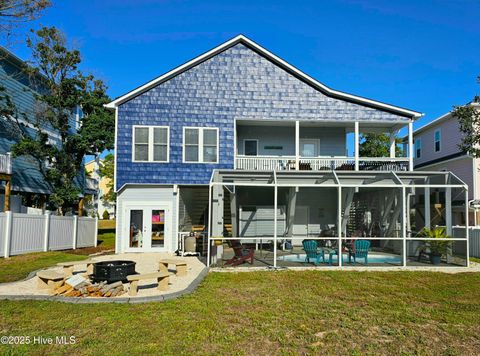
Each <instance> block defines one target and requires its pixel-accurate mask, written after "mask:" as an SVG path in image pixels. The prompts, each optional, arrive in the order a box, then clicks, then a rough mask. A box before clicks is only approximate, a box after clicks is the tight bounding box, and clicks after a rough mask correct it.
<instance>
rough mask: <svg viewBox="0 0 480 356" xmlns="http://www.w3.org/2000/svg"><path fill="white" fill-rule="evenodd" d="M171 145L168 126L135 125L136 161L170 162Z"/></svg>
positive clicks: (134, 158)
mask: <svg viewBox="0 0 480 356" xmlns="http://www.w3.org/2000/svg"><path fill="white" fill-rule="evenodd" d="M169 146H170V128H169V127H168V126H133V157H132V159H133V161H134V162H168V160H169V154H170V147H169Z"/></svg>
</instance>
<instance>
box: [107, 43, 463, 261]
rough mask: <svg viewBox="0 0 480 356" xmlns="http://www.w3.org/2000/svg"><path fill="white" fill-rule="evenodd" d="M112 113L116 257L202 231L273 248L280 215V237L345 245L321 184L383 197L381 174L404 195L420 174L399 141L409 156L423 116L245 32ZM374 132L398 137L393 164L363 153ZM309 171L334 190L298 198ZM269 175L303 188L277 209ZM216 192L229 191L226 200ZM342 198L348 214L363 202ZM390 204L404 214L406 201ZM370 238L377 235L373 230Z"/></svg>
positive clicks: (392, 226)
mask: <svg viewBox="0 0 480 356" xmlns="http://www.w3.org/2000/svg"><path fill="white" fill-rule="evenodd" d="M107 106H108V107H111V108H114V109H115V110H116V111H115V112H116V133H115V137H116V150H115V152H116V172H115V187H116V191H117V193H118V198H117V244H116V248H117V251H118V252H124V251H169V252H174V251H176V250H177V248H178V242H179V236H180V234H188V232H190V231H197V230H198V229H199V228H200V229H201V228H202V227H203V226H205V230H209V231H210V234H209V236H212V237H218V236H221V235H222V234H224V233H226V232H228V233H229V234H231V235H232V236H240V237H247V236H248V237H257V238H258V237H259V236H264V237H265V236H266V237H270V240H271V237H272V236H273V232H272V229H273V221H274V218H273V217H274V216H275V214H274V211H277V215H278V216H277V219H276V221H277V223H278V226H277V228H276V231H275V240H276V238H277V237H278V236H280V235H281V236H282V237H288V238H289V239H295V238H296V239H304V238H306V237H312V236H315V237H319V236H322V234H325V233H326V231H327V230H329V231H331V233H334V231H336V232H335V233H336V234H340V232H339V230H340V229H341V226H340V225H342V226H343V231H344V233H343V236H346V235H345V232H346V226H347V222H346V219H347V218H348V215H349V213H348V212H347V213H345V214H341V216H343V217H344V218H343V220H342V222H339V221H338V217H339V215H338V214H337V201H338V200H337V188H335V187H336V186H335V184H338V177H337V178H335V177H334V178H332V177H330V178H325V177H323V175H324V174H325V172H326V171H327V172H329V174H336V173H333V172H340V171H351V172H347V173H349V176H348V177H350V178H348V179H351V178H352V177H355V179H356V182H357V183H356V184H357V185H358V186H365V185H366V184H371V185H370V187H376V186H378V187H377V190H378V189H380V184H376V182H382V184H383V186H382V187H386V186H387V185H385V184H386V183H385V179H386V178H385V174H390V175H392V177H393V178H392V177H390V176H388V177H390V178H388V182H390V183H389V184H391V186H394V187H396V188H401V185H402V184H406V183H399V182H400V181H401V179H404V178H402V177H403V176H402V177H400V178H399V177H398V176H396V175H395V173H392V172H399V174H400V175H402V174H405V173H408V172H410V171H412V170H413V160H412V156H411V155H409V156H408V157H395V148H396V143H395V140H394V136H395V134H397V133H398V130H400V129H401V128H403V127H408V129H409V134H410V135H409V136H410V141H409V146H408V147H409V152H412V147H413V146H412V144H413V140H412V139H411V134H412V124H413V121H414V120H416V119H417V118H419V117H420V116H421V114H420V113H418V112H416V111H412V110H408V109H404V108H400V107H397V106H393V105H389V104H385V103H381V102H378V101H374V100H371V99H366V98H362V97H359V96H355V95H351V94H347V93H343V92H339V91H336V90H333V89H330V88H328V87H326V86H325V85H323V84H322V83H320V82H318V81H316V80H315V79H313V78H311V77H309V76H308V75H306V74H305V73H303V72H301V71H300V70H298V69H297V68H295V67H293V66H292V65H290V64H288V63H286V62H285V61H283V60H282V59H281V58H279V57H277V56H275V55H274V54H272V53H271V52H269V51H267V50H266V49H264V48H262V47H261V46H259V45H258V44H256V43H254V42H253V41H251V40H249V39H248V38H246V37H245V36H241V35H240V36H237V37H235V38H233V39H231V40H229V41H227V42H225V43H223V44H222V45H220V46H218V47H216V48H214V49H212V50H210V51H208V52H206V53H205V54H203V55H201V56H199V57H197V58H195V59H193V60H191V61H189V62H187V63H185V64H183V65H181V66H179V67H177V68H176V69H174V70H172V71H170V72H168V73H166V74H164V75H162V76H160V77H158V78H156V79H154V80H152V81H151V82H149V83H146V84H144V85H142V86H140V87H139V88H137V89H135V90H132V91H131V92H129V93H127V94H125V95H123V96H121V97H119V98H117V99H115V100H114V101H112V102H111V103H110V104H108V105H107ZM366 132H381V133H388V134H390V135H391V137H392V138H391V140H390V156H389V157H382V158H376V157H373V158H372V157H360V156H359V144H360V133H366ZM349 136H353V139H354V148H355V149H354V152H353V154H352V155H349V154H348V152H347V140H348V139H347V137H349ZM305 171H310V172H309V173H308V174H318V179H315V180H314V181H313V182H315V184H317V183H318V182H320V183H321V182H327V183H328V182H331V181H333V183H330V184H329V185H328V184H327V186H325V187H323V188H322V189H323V190H322V189H319V190H318V191H307V190H302V189H303V188H299V186H301V185H302V184H303V185H304V186H307V185H308V184H307V180H306V179H307V177H306V176H305V174H306V173H307V172H305ZM379 171H381V172H379ZM273 172H277V176H279V177H280V176H281V175H284V174H287V173H288V175H289V177H290V178H289V179H290V183H289V184H295V185H297V186H296V189H293V190H292V189H290V188H291V187H290V188H287V187H285V188H282V189H283V190H282V191H281V192H279V193H278V194H279V195H278V201H277V199H276V201H275V204H274V202H273V193H272V190H271V189H270V190H268V189H264V187H265V186H266V185H268V184H271V183H272V182H273V181H275V180H276V178H275V177H276V176H275V174H274V173H273ZM265 174H266V175H267V176H268V177H270V178H265V177H264V176H265ZM269 174H273V175H272V176H269ZM338 174H340V173H338ZM342 174H345V173H342ZM382 177H383V178H382ZM262 179H264V181H262ZM308 179H310V180H311V177H310V178H308ZM345 179H347V178H345ZM405 179H407V178H405ZM410 179H411V178H410ZM364 180H365V181H364ZM228 182H230V183H228ZM335 182H336V183H335ZM362 182H363V183H362ZM402 182H403V181H402ZM320 183H318V184H320ZM218 184H224V185H225V187H224V189H221V190H220V191H219V190H218ZM309 184H313V183H311V181H310V183H309ZM396 184H397V186H396ZM209 185H210V188H211V190H212V191H213V195H212V196H211V202H210V204H209ZM247 185H249V186H248V187H247ZM262 187H263V188H262ZM349 187H351V185H350V186H349ZM462 187H463V185H462ZM345 189H347V194H346V197H345V199H346V201H345V202H344V204H345V205H346V206H347V207H346V208H345V209H347V210H346V211H350V206H351V205H352V204H355V202H356V201H357V200H358V199H359V197H361V193H359V192H358V190H355V189H353V188H345ZM397 191H400V192H401V190H397ZM377 193H378V196H384V197H385V195H382V194H383V193H381V192H380V191H377ZM390 198H391V199H393V200H394V202H395V204H397V205H398V206H399V204H400V202H401V199H400V197H399V196H395V195H392V196H391V197H390ZM390 198H389V199H390ZM224 201H225V202H226V201H229V202H230V203H229V204H223V202H224ZM378 201H380V199H379V200H378ZM387 203H388V202H387ZM381 204H383V205H382V206H385V204H386V202H382V203H381ZM274 205H275V208H274ZM389 206H392V205H391V204H390V205H389ZM212 207H213V211H212ZM209 208H210V209H209ZM277 209H278V210H277ZM397 210H398V211H392V212H390V210H389V211H388V212H387V213H386V214H383V215H384V216H383V218H384V219H386V218H388V217H391V218H392V219H393V218H395V221H392V222H391V223H388V222H387V223H386V225H385V224H384V226H382V233H383V234H384V235H383V236H386V235H385V234H394V231H396V226H397V225H396V222H397V220H399V219H400V216H401V214H400V212H401V209H397ZM209 211H212V214H211V215H214V216H210V217H209V215H210V214H209V213H208V212H209ZM357 212H358V209H357ZM392 214H393V215H392ZM395 214H396V215H395ZM390 215H391V216H390ZM405 215H406V214H404V215H403V216H405ZM392 219H391V220H392ZM358 220H359V221H360V218H359V219H358ZM387 220H388V219H387ZM209 221H213V222H212V223H211V225H212V226H210V228H209V227H208V225H210V224H209V223H208V222H209ZM402 224H403V226H406V221H405V219H403V220H402ZM350 225H351V224H349V225H348V226H350ZM349 229H352V228H350V227H349ZM366 229H367V230H369V231H370V232H369V233H370V234H371V233H372V232H371V231H372V227H371V226H370V227H367V228H366ZM348 233H349V234H351V232H348ZM362 233H364V236H370V235H367V231H363V232H362ZM404 235H405V234H404ZM333 236H335V235H333ZM377 236H378V235H377ZM391 236H393V235H391ZM275 249H276V247H275Z"/></svg>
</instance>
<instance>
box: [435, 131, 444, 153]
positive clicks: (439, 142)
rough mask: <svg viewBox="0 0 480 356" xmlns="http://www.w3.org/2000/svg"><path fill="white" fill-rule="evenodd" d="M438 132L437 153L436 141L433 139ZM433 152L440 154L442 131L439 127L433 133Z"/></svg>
mask: <svg viewBox="0 0 480 356" xmlns="http://www.w3.org/2000/svg"><path fill="white" fill-rule="evenodd" d="M437 132H438V146H439V147H438V151H437V145H436V144H437V140H436V138H435V135H436V134H437ZM433 152H435V153H441V152H442V129H441V128H440V127H439V128H438V129H436V130H435V131H433Z"/></svg>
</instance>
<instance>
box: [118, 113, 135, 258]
mask: <svg viewBox="0 0 480 356" xmlns="http://www.w3.org/2000/svg"><path fill="white" fill-rule="evenodd" d="M117 135H118V107H116V108H115V137H114V146H113V147H115V149H114V150H113V163H114V165H115V166H114V167H113V191H114V192H115V193H116V192H117V169H118V165H117V149H118V146H117ZM132 140H133V138H132ZM117 207H118V205H117ZM115 219H117V217H115ZM117 231H118V230H117ZM115 250H116V249H115ZM115 253H118V251H115Z"/></svg>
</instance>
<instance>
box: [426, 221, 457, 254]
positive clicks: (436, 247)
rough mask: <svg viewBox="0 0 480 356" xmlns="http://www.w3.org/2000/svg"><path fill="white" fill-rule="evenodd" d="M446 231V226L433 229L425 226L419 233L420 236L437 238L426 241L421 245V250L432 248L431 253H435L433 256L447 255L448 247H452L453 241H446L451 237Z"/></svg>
mask: <svg viewBox="0 0 480 356" xmlns="http://www.w3.org/2000/svg"><path fill="white" fill-rule="evenodd" d="M446 231H447V230H446V229H445V228H444V227H435V228H433V229H430V228H427V227H425V228H423V229H422V230H421V231H420V232H419V233H418V236H422V237H427V238H430V239H435V240H428V241H426V242H425V244H424V245H423V246H420V247H419V250H420V251H422V252H426V250H430V255H433V256H440V257H441V256H443V255H445V254H446V253H447V251H448V249H449V248H451V246H452V242H451V241H446V239H448V238H450V237H451V236H449V235H447V232H446Z"/></svg>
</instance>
